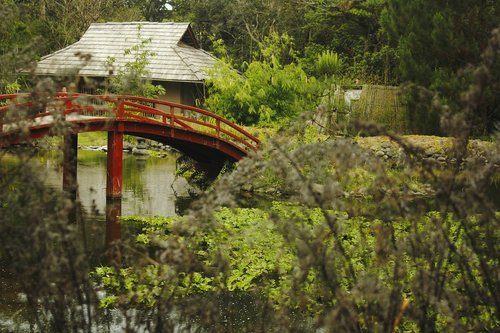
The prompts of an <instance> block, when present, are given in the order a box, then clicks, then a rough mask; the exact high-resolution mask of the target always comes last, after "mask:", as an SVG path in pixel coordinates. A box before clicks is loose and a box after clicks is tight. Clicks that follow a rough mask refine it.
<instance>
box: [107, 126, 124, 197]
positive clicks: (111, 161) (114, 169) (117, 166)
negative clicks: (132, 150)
mask: <svg viewBox="0 0 500 333" xmlns="http://www.w3.org/2000/svg"><path fill="white" fill-rule="evenodd" d="M122 158H123V132H121V131H109V132H108V156H107V179H106V180H107V181H106V196H107V197H108V198H120V197H121V196H122V164H123V162H122Z"/></svg>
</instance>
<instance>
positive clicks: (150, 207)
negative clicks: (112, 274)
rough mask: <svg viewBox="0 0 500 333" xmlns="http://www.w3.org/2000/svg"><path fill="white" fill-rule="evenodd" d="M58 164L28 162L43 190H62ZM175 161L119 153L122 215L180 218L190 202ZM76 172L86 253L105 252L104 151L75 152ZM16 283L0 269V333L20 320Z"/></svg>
mask: <svg viewBox="0 0 500 333" xmlns="http://www.w3.org/2000/svg"><path fill="white" fill-rule="evenodd" d="M61 160H62V155H61V153H60V152H50V153H45V154H43V155H40V156H37V157H35V158H33V159H32V160H31V162H30V163H34V165H36V167H37V168H38V169H40V171H41V172H42V174H43V175H44V179H45V183H46V184H47V186H48V187H54V188H57V189H61V188H62V167H61ZM176 160H177V156H176V155H174V154H168V155H167V156H165V157H163V158H159V157H146V158H145V157H137V156H133V155H124V159H123V192H122V200H121V215H123V216H125V215H140V216H154V215H162V216H174V215H179V214H182V212H183V210H185V208H186V207H187V206H188V205H189V203H190V201H191V199H190V198H189V193H188V190H187V189H188V187H189V186H188V184H187V182H186V180H185V179H184V178H182V177H176ZM77 172H78V173H77V179H78V198H79V201H80V203H81V209H82V214H83V216H84V221H85V222H84V225H85V232H86V237H85V240H86V242H87V244H86V245H87V249H89V250H90V251H92V252H95V253H101V254H102V253H104V251H105V248H106V223H107V221H106V208H107V207H106V204H107V203H106V153H105V152H102V151H90V150H79V151H78V169H77ZM108 209H109V206H108ZM108 222H109V221H108ZM128 236H131V235H128ZM124 237H126V235H124ZM96 257H98V256H96ZM15 281H16V277H12V276H9V274H8V273H7V271H6V269H5V268H4V267H1V266H0V331H11V329H9V327H15V326H17V324H19V321H18V320H22V318H19V316H18V315H17V314H18V313H20V312H21V309H22V303H23V295H22V294H20V293H18V292H17V290H16V289H17V288H16V287H15V286H16V282H15ZM21 317H22V316H21ZM15 318H17V319H15Z"/></svg>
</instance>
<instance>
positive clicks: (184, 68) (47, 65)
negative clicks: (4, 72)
mask: <svg viewBox="0 0 500 333" xmlns="http://www.w3.org/2000/svg"><path fill="white" fill-rule="evenodd" d="M141 43H142V44H141ZM137 45H142V46H141V48H143V49H142V50H141V51H144V50H147V61H148V64H147V66H146V70H147V72H148V78H149V79H150V80H151V81H152V83H153V84H161V85H163V86H164V87H165V89H166V94H165V95H164V96H161V97H160V98H162V99H166V100H169V101H172V102H176V103H182V104H187V105H195V103H196V100H199V99H201V98H202V97H203V80H204V79H205V78H207V72H206V71H207V69H209V68H212V67H213V65H214V63H215V61H216V59H215V58H214V57H213V56H212V55H210V54H209V53H207V52H205V51H203V50H202V49H200V46H199V44H198V41H197V40H196V37H195V35H194V33H193V30H192V29H191V26H190V24H189V23H173V22H165V23H157V22H121V23H115V22H113V23H93V24H92V25H91V26H90V27H89V28H88V30H87V31H86V32H85V34H84V35H83V36H82V38H81V39H80V40H79V41H77V42H76V43H74V44H71V45H69V46H68V47H66V48H63V49H61V50H59V51H56V52H54V53H52V54H49V55H47V56H45V57H43V58H42V59H41V60H40V61H39V62H38V66H37V70H36V72H37V74H38V75H46V76H67V75H70V74H73V75H75V74H77V75H78V76H79V77H81V78H84V79H85V78H91V79H94V81H95V82H99V83H100V85H101V87H103V86H104V82H105V79H106V78H109V77H110V76H112V75H116V73H118V72H119V70H120V69H122V68H124V66H125V64H127V63H131V62H133V61H134V60H135V57H136V56H137V52H134V51H133V48H134V46H137ZM126 50H132V51H131V52H130V51H129V52H126ZM111 59H113V70H110V60H111ZM79 88H80V90H82V89H83V85H81V86H80V87H79ZM82 92H93V91H82Z"/></svg>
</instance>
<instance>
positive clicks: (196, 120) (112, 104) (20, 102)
mask: <svg viewBox="0 0 500 333" xmlns="http://www.w3.org/2000/svg"><path fill="white" fill-rule="evenodd" d="M37 103H38V104H39V102H37ZM13 106H16V107H18V108H26V109H32V108H35V107H36V105H34V102H33V101H32V100H31V99H30V95H27V94H7V95H0V131H1V130H2V127H3V126H1V117H2V115H3V114H5V113H6V112H7V111H8V110H9V109H10V108H12V107H13ZM42 106H43V107H39V108H38V110H36V109H35V111H34V112H31V116H32V119H33V121H34V124H33V125H36V124H41V123H43V122H44V121H45V122H49V121H50V119H51V118H52V117H54V116H55V115H56V114H61V113H62V114H64V116H65V117H66V120H68V121H78V120H84V119H89V120H90V119H99V118H101V119H102V118H109V119H110V120H111V119H118V120H135V121H139V122H143V123H152V124H162V125H167V126H169V127H170V128H179V129H183V130H186V131H190V132H200V133H204V134H207V135H210V136H212V137H214V138H217V139H220V140H224V141H226V142H229V143H232V144H233V145H236V146H238V147H240V148H241V149H244V150H256V149H257V148H258V147H259V144H260V142H259V140H258V139H257V138H256V137H255V136H253V135H252V134H250V133H248V131H246V130H245V129H243V128H242V127H240V126H238V125H236V124H234V123H232V122H230V121H229V120H227V119H225V118H223V117H221V116H219V115H217V114H215V113H212V112H209V111H207V110H203V109H201V108H197V107H193V106H188V105H182V104H177V103H173V102H169V101H165V100H160V99H151V98H144V97H138V96H124V95H89V94H78V93H75V94H68V93H64V92H60V93H57V94H56V95H55V97H54V98H53V99H51V100H49V101H48V102H47V103H46V104H44V103H42Z"/></svg>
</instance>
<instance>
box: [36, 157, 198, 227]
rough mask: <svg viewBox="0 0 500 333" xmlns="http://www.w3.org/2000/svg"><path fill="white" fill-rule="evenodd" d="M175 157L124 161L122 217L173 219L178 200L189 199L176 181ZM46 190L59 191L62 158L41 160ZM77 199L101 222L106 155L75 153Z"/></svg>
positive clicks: (181, 183)
mask: <svg viewBox="0 0 500 333" xmlns="http://www.w3.org/2000/svg"><path fill="white" fill-rule="evenodd" d="M175 160H176V157H175V156H173V155H169V156H167V157H166V158H154V157H149V158H146V159H144V158H139V159H138V158H137V157H135V156H131V155H125V156H124V159H123V192H122V214H123V215H141V216H154V215H162V216H174V215H176V207H175V202H176V198H177V197H184V196H188V193H187V183H186V181H185V180H184V179H183V178H176V177H175V171H176V169H175ZM40 163H41V167H42V168H43V172H45V174H46V175H47V176H46V179H47V180H46V182H47V185H48V186H51V187H55V188H59V189H60V188H61V186H62V176H61V172H62V170H61V166H60V163H61V157H60V156H57V154H49V155H48V156H43V157H41V158H40ZM77 179H78V195H79V199H80V202H81V204H82V206H83V209H84V211H85V212H87V214H90V215H91V216H93V217H94V218H95V217H100V218H104V216H105V212H106V153H104V152H99V151H85V150H80V151H78V176H77Z"/></svg>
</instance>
